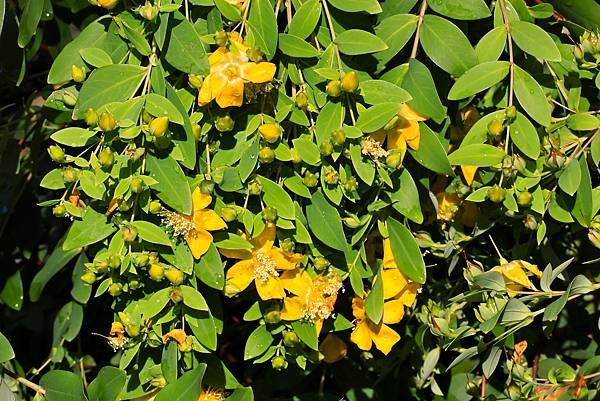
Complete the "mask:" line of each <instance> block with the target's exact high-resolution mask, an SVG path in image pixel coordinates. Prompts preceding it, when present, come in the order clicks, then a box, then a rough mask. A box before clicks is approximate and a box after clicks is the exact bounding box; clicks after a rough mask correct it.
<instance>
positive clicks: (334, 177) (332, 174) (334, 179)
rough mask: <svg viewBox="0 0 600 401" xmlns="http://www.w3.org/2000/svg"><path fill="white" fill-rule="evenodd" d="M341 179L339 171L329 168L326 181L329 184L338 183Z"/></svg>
mask: <svg viewBox="0 0 600 401" xmlns="http://www.w3.org/2000/svg"><path fill="white" fill-rule="evenodd" d="M339 179H340V176H339V174H338V172H337V171H335V170H333V169H332V170H329V171H328V172H326V173H325V177H324V181H325V183H327V184H329V185H336V184H337V183H338V181H339Z"/></svg>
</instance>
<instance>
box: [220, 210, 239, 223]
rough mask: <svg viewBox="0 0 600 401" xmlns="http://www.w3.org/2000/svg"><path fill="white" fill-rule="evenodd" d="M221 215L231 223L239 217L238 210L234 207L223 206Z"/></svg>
mask: <svg viewBox="0 0 600 401" xmlns="http://www.w3.org/2000/svg"><path fill="white" fill-rule="evenodd" d="M221 217H222V218H223V220H225V221H226V222H227V223H231V222H232V221H235V219H237V212H236V210H235V209H234V208H232V207H222V208H221Z"/></svg>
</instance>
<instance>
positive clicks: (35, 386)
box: [1, 368, 46, 395]
mask: <svg viewBox="0 0 600 401" xmlns="http://www.w3.org/2000/svg"><path fill="white" fill-rule="evenodd" d="M1 372H2V373H3V374H5V375H6V376H8V377H10V378H12V379H14V380H15V381H17V382H18V383H21V384H22V385H24V386H25V387H29V388H30V389H32V390H33V391H35V392H36V393H38V394H41V395H45V394H46V389H44V388H43V387H42V386H40V385H39V384H35V383H34V382H32V381H29V380H27V379H26V378H24V377H21V376H19V375H18V374H16V373H15V372H11V371H10V370H8V369H6V368H4V369H2V371H1Z"/></svg>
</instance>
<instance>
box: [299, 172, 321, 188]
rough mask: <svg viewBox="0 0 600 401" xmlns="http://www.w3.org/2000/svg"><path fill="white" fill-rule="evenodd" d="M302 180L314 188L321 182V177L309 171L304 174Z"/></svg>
mask: <svg viewBox="0 0 600 401" xmlns="http://www.w3.org/2000/svg"><path fill="white" fill-rule="evenodd" d="M302 182H304V185H306V186H307V187H309V188H313V187H316V186H317V184H318V183H319V178H318V177H317V175H316V174H314V173H311V172H310V171H307V172H306V173H305V174H304V178H303V179H302Z"/></svg>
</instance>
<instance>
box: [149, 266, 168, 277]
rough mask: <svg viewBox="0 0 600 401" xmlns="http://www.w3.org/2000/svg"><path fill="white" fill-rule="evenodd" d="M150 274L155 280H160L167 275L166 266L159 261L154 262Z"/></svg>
mask: <svg viewBox="0 0 600 401" xmlns="http://www.w3.org/2000/svg"><path fill="white" fill-rule="evenodd" d="M148 275H149V276H150V278H151V279H152V280H154V281H160V280H162V279H163V277H165V268H164V267H163V266H162V265H161V264H159V263H152V264H151V265H150V268H149V269H148Z"/></svg>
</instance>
